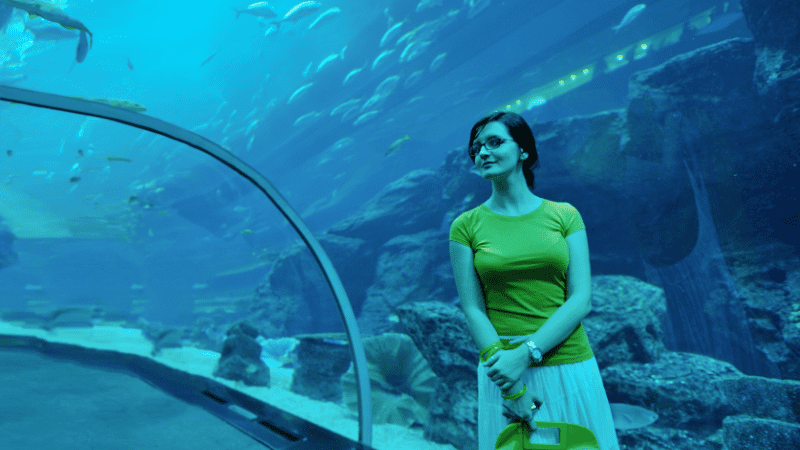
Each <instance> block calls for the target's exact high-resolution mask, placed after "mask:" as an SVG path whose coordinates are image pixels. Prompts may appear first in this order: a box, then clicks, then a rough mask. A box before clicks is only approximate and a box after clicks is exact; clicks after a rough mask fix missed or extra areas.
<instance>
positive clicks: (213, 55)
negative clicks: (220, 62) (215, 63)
mask: <svg viewBox="0 0 800 450" xmlns="http://www.w3.org/2000/svg"><path fill="white" fill-rule="evenodd" d="M220 50H222V49H220ZM217 53H219V50H217V51H215V52H214V53H212V54H211V56H209V57H208V58H206V59H205V61H203V62H201V63H200V65H199V66H197V67H203V66H205V65H206V64H208V62H209V61H211V60H212V59H214V57H215V56H217Z"/></svg>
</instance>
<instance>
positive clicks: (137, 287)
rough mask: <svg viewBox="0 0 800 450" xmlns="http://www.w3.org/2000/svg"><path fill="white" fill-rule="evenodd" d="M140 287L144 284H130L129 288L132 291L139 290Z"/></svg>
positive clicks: (142, 287)
mask: <svg viewBox="0 0 800 450" xmlns="http://www.w3.org/2000/svg"><path fill="white" fill-rule="evenodd" d="M142 289H144V286H142V285H141V284H132V285H131V290H132V291H141V290H142Z"/></svg>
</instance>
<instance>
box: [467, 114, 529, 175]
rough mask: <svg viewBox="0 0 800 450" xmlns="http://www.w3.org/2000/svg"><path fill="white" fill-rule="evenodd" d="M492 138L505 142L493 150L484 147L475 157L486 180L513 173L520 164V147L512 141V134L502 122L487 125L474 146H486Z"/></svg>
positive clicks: (476, 163)
mask: <svg viewBox="0 0 800 450" xmlns="http://www.w3.org/2000/svg"><path fill="white" fill-rule="evenodd" d="M491 138H500V139H502V140H503V142H502V143H501V144H500V146H499V147H497V148H495V149H492V150H490V149H488V148H486V146H485V145H484V146H482V147H481V149H480V151H479V152H478V153H477V154H476V155H475V166H476V167H477V168H478V171H479V172H480V174H481V176H482V177H483V178H485V179H491V178H494V177H495V176H497V175H500V174H507V173H509V172H511V171H513V170H514V169H515V168H516V167H517V164H518V163H519V154H520V149H519V146H518V145H517V143H516V142H514V140H513V139H511V134H509V133H508V129H507V128H506V126H505V125H503V124H502V123H500V122H489V123H487V124H486V126H485V127H483V130H481V132H480V133H478V135H477V136H476V137H475V140H474V141H473V145H474V144H484V143H486V142H487V141H489V140H490V139H491Z"/></svg>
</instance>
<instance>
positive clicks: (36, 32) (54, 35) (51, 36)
mask: <svg viewBox="0 0 800 450" xmlns="http://www.w3.org/2000/svg"><path fill="white" fill-rule="evenodd" d="M25 31H30V32H31V34H33V38H34V39H35V40H37V41H71V40H72V39H77V38H78V33H75V31H74V30H67V29H65V28H64V27H56V26H45V27H38V28H30V27H29V26H27V25H25Z"/></svg>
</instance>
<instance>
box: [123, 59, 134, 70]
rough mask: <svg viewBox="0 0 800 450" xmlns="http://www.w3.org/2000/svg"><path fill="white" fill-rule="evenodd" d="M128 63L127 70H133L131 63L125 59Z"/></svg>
mask: <svg viewBox="0 0 800 450" xmlns="http://www.w3.org/2000/svg"><path fill="white" fill-rule="evenodd" d="M125 59H126V60H127V61H128V70H133V63H131V59H130V58H125Z"/></svg>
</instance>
